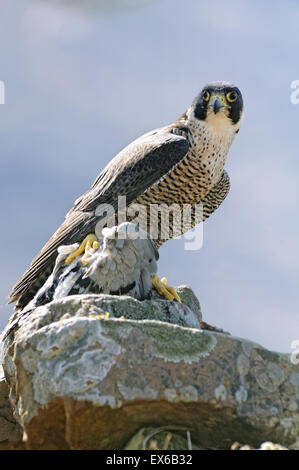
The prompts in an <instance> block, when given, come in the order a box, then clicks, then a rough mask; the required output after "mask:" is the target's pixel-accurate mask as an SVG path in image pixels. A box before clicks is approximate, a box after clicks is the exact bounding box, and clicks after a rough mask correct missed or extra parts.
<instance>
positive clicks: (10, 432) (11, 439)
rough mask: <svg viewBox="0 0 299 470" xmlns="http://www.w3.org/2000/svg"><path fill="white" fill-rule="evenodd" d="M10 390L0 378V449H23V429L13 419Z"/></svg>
mask: <svg viewBox="0 0 299 470" xmlns="http://www.w3.org/2000/svg"><path fill="white" fill-rule="evenodd" d="M8 395H9V388H8V385H7V383H6V382H5V380H4V378H3V377H0V449H14V448H23V447H24V446H23V445H22V444H21V445H20V443H21V441H22V435H23V432H22V428H21V426H20V425H19V424H18V423H17V422H16V420H15V419H14V417H13V410H12V407H11V404H10V402H9V399H8Z"/></svg>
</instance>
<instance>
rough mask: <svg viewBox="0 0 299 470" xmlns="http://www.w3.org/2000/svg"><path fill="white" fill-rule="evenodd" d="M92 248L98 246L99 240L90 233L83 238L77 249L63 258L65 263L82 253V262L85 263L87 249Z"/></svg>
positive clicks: (87, 255) (87, 254) (87, 253)
mask: <svg viewBox="0 0 299 470" xmlns="http://www.w3.org/2000/svg"><path fill="white" fill-rule="evenodd" d="M91 248H93V249H94V250H97V249H98V248H99V242H98V239H97V237H96V236H95V235H94V234H93V233H90V234H89V235H87V237H85V238H84V240H83V242H82V243H81V245H80V246H79V248H77V250H75V251H73V253H71V254H70V255H69V256H68V257H67V258H66V260H65V262H66V264H67V265H69V264H71V262H72V261H73V260H74V259H75V258H76V257H77V256H80V255H82V253H84V256H83V257H82V260H81V262H82V264H87V258H88V257H89V256H90V253H89V250H90V249H91Z"/></svg>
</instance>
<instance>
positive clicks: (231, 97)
mask: <svg viewBox="0 0 299 470" xmlns="http://www.w3.org/2000/svg"><path fill="white" fill-rule="evenodd" d="M237 98H238V93H237V92H236V91H229V92H228V93H227V95H226V99H227V101H228V102H229V103H234V102H235V101H236V100H237Z"/></svg>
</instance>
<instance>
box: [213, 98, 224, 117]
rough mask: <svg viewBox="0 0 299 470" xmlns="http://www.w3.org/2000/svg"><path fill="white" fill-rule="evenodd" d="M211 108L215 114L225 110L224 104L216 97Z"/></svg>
mask: <svg viewBox="0 0 299 470" xmlns="http://www.w3.org/2000/svg"><path fill="white" fill-rule="evenodd" d="M211 108H212V110H213V111H214V113H215V114H217V113H219V111H221V109H222V108H223V104H222V103H221V101H220V99H219V98H217V97H215V99H214V100H213V102H212V103H211Z"/></svg>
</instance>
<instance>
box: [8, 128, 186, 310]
mask: <svg viewBox="0 0 299 470" xmlns="http://www.w3.org/2000/svg"><path fill="white" fill-rule="evenodd" d="M188 150H189V144H188V140H187V139H186V138H185V137H184V136H182V135H176V134H174V133H172V128H171V126H168V127H165V128H161V129H159V130H156V131H152V132H150V133H148V134H146V135H144V136H142V137H140V138H139V139H137V140H135V141H134V142H132V143H131V144H130V145H128V146H127V147H126V148H125V149H124V150H122V151H121V152H120V153H119V154H118V155H117V156H116V157H115V158H114V159H113V160H111V162H110V163H109V164H108V165H107V166H106V168H105V169H104V170H103V171H102V172H101V173H100V175H99V176H98V178H97V179H96V181H95V182H94V183H93V185H92V186H91V188H90V189H89V191H87V192H86V193H85V194H83V195H82V196H81V197H80V198H79V199H77V201H76V202H75V205H74V207H73V208H72V209H71V210H70V211H69V212H68V214H67V215H66V218H65V220H64V222H63V223H62V225H61V226H60V227H59V228H58V230H57V231H56V232H55V233H54V235H52V237H51V238H50V240H49V241H48V242H47V243H46V245H45V246H44V247H43V248H42V250H41V251H40V252H39V253H38V255H37V256H36V257H35V258H34V259H33V261H32V263H31V265H30V266H29V268H28V269H27V271H26V272H25V274H24V275H23V277H22V278H21V279H20V281H19V282H18V283H17V284H16V285H15V286H14V287H13V289H12V291H11V293H10V295H9V296H10V297H12V298H13V300H15V299H17V298H18V299H19V303H20V300H21V296H22V295H23V294H25V293H26V292H27V291H28V290H29V289H31V288H33V284H34V283H35V281H36V280H37V278H38V276H39V275H40V274H41V273H42V272H44V271H45V270H46V269H47V268H48V266H49V265H51V263H53V262H54V260H55V258H56V256H57V248H58V247H59V246H60V245H65V244H71V243H75V242H78V241H80V240H82V239H83V238H84V237H85V236H86V235H87V234H88V233H90V232H92V231H93V230H94V227H95V225H96V223H97V221H98V220H99V218H98V217H97V216H96V215H95V210H96V208H97V206H98V205H99V204H111V205H112V206H113V207H114V208H116V207H117V203H118V196H126V198H127V199H126V202H127V205H128V204H130V203H131V202H133V201H134V200H135V199H136V198H137V197H138V196H139V195H140V194H142V193H143V192H144V191H145V190H146V189H147V188H149V187H150V186H151V185H153V184H154V183H156V182H157V181H159V180H160V179H161V178H162V177H163V176H165V175H166V174H167V173H168V172H169V171H171V169H172V168H173V167H174V166H175V165H176V164H177V163H179V162H180V161H181V160H182V159H183V158H184V157H185V156H186V155H187V153H188ZM32 294H33V295H34V292H33V293H32Z"/></svg>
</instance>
